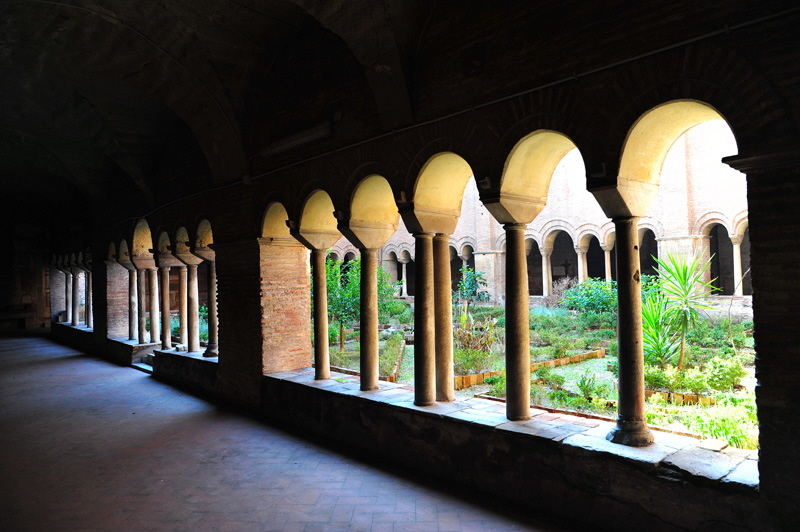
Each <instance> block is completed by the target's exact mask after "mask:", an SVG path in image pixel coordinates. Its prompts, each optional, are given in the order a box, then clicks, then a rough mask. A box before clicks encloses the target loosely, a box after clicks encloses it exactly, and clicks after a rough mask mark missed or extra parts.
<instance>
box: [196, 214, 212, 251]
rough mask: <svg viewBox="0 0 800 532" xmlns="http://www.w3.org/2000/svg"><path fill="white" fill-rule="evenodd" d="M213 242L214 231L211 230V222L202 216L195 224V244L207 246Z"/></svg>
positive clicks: (199, 246) (201, 246)
mask: <svg viewBox="0 0 800 532" xmlns="http://www.w3.org/2000/svg"><path fill="white" fill-rule="evenodd" d="M213 243H214V233H213V231H212V230H211V222H209V221H208V219H206V218H203V219H202V220H200V222H199V223H198V224H197V240H196V242H195V245H196V246H197V247H198V248H207V247H208V246H210V245H211V244H213Z"/></svg>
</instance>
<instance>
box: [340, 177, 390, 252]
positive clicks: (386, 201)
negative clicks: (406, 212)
mask: <svg viewBox="0 0 800 532" xmlns="http://www.w3.org/2000/svg"><path fill="white" fill-rule="evenodd" d="M399 223H400V213H399V212H398V211H397V205H396V204H395V202H394V195H393V193H392V187H391V185H389V182H388V181H387V180H386V179H385V178H384V177H382V176H380V175H377V174H373V175H370V176H367V177H365V178H364V179H362V180H361V181H360V182H359V183H358V185H357V186H356V189H355V191H354V192H353V197H352V199H351V201H350V221H349V222H348V227H349V229H350V231H352V232H353V234H354V235H355V236H356V238H358V240H360V242H361V244H362V245H363V246H364V247H366V248H379V247H381V246H382V245H383V244H385V243H386V241H387V240H389V238H391V237H392V235H393V234H394V233H395V232H396V231H397V228H398V226H399Z"/></svg>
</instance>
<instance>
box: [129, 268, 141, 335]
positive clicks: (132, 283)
mask: <svg viewBox="0 0 800 532" xmlns="http://www.w3.org/2000/svg"><path fill="white" fill-rule="evenodd" d="M136 273H137V270H135V269H134V270H128V340H136V338H140V336H138V335H137V334H136V333H137V331H136V324H137V322H138V321H139V316H138V314H139V305H138V301H137V290H136V285H137V275H136Z"/></svg>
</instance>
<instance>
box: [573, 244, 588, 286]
mask: <svg viewBox="0 0 800 532" xmlns="http://www.w3.org/2000/svg"><path fill="white" fill-rule="evenodd" d="M587 251H588V248H587V247H585V246H575V253H576V254H577V255H578V282H579V283H582V282H584V281H585V280H586V279H587V278H588V277H589V273H588V271H589V267H588V265H587V263H586V252H587Z"/></svg>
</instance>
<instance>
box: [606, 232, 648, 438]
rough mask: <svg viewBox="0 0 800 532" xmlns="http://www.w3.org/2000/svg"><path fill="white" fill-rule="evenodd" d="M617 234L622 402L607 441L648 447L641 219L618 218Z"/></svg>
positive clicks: (618, 327)
mask: <svg viewBox="0 0 800 532" xmlns="http://www.w3.org/2000/svg"><path fill="white" fill-rule="evenodd" d="M613 221H614V227H615V229H616V233H617V295H618V309H617V310H618V312H617V323H618V325H617V339H618V344H619V402H618V414H617V426H616V427H614V429H612V430H611V432H609V433H608V435H607V436H606V439H607V440H609V441H612V442H614V443H621V444H623V445H630V446H633V447H644V446H646V445H650V444H651V443H653V434H652V433H651V432H650V429H649V428H648V427H647V421H646V420H645V416H644V352H643V348H642V298H641V294H642V287H641V279H640V277H641V273H640V265H639V245H638V244H639V240H638V225H639V219H638V218H636V217H630V218H615V219H614V220H613Z"/></svg>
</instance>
